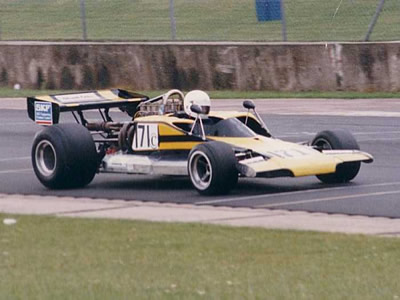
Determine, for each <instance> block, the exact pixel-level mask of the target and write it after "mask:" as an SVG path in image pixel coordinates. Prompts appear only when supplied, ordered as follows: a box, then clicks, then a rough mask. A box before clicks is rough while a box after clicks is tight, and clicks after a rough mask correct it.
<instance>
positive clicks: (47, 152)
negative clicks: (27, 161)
mask: <svg viewBox="0 0 400 300" xmlns="http://www.w3.org/2000/svg"><path fill="white" fill-rule="evenodd" d="M35 161H36V166H37V168H38V171H39V172H40V173H41V174H42V175H44V176H47V177H48V176H51V175H52V174H53V173H54V171H55V169H56V166H57V155H56V151H55V149H54V147H53V145H52V144H51V143H50V142H49V141H47V140H44V141H41V142H40V143H39V144H38V145H37V147H36V151H35Z"/></svg>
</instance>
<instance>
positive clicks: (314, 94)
mask: <svg viewBox="0 0 400 300" xmlns="http://www.w3.org/2000/svg"><path fill="white" fill-rule="evenodd" d="M73 92H76V91H71V90H28V89H21V90H14V89H12V88H4V87H3V88H0V98H5V97H11V98H12V97H28V96H34V95H50V94H60V93H73ZM138 92H139V93H142V94H145V95H148V96H149V97H155V96H158V95H161V94H163V93H165V92H167V90H162V91H138ZM208 93H209V94H210V97H211V98H212V99H257V98H258V99H269V98H271V99H272V98H273V99H287V98H322V99H366V98H367V99H370V98H400V93H395V92H393V93H390V92H371V93H362V92H345V91H337V92H319V91H310V92H277V91H228V90H224V91H208Z"/></svg>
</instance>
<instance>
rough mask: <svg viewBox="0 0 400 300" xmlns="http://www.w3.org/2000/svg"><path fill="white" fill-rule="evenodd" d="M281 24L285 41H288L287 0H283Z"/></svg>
mask: <svg viewBox="0 0 400 300" xmlns="http://www.w3.org/2000/svg"><path fill="white" fill-rule="evenodd" d="M281 24H282V39H283V41H284V42H286V41H287V33H286V14H285V1H284V0H281Z"/></svg>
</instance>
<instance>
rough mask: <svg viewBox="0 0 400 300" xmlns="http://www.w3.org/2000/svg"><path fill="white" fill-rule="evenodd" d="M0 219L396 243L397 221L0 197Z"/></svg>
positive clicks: (84, 200)
mask: <svg viewBox="0 0 400 300" xmlns="http://www.w3.org/2000/svg"><path fill="white" fill-rule="evenodd" d="M0 213H4V214H28V215H50V216H57V217H81V218H109V219H125V220H145V221H152V222H178V223H180V222H182V223H203V224H214V225H227V226H240V227H261V228H267V229H282V230H301V231H319V232H331V233H345V234H365V235H375V236H382V237H400V219H390V218H382V217H366V216H348V215H341V214H326V213H309V212H297V211H287V210H274V209H251V208H231V207H214V206H208V205H207V206H198V205H190V204H173V203H167V204H161V203H157V202H142V201H125V200H106V199H92V198H73V197H54V196H36V195H8V194H0Z"/></svg>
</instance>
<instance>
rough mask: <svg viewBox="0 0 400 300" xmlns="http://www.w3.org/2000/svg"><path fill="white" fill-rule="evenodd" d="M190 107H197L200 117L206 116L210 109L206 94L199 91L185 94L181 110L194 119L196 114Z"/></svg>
mask: <svg viewBox="0 0 400 300" xmlns="http://www.w3.org/2000/svg"><path fill="white" fill-rule="evenodd" d="M192 105H197V106H199V107H200V108H201V112H202V115H208V113H209V112H210V108H211V100H210V97H209V96H208V94H207V93H206V92H203V91H200V90H194V91H190V92H189V93H187V94H186V96H185V99H184V100H183V109H184V110H185V113H186V114H187V115H188V116H190V117H192V118H196V117H197V113H195V112H193V111H192V110H191V106H192Z"/></svg>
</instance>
